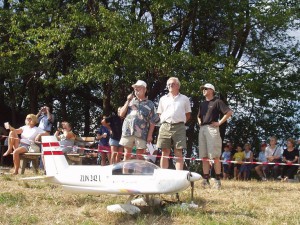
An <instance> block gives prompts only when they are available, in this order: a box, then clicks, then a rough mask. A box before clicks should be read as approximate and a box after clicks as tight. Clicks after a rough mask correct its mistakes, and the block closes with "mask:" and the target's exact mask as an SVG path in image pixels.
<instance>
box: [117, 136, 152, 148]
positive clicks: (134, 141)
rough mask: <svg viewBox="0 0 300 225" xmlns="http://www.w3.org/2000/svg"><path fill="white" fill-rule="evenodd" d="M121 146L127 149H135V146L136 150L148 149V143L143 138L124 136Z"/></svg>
mask: <svg viewBox="0 0 300 225" xmlns="http://www.w3.org/2000/svg"><path fill="white" fill-rule="evenodd" d="M119 144H120V145H122V146H124V147H127V148H133V146H135V147H136V149H146V148H147V146H146V144H147V142H146V141H145V140H143V139H141V138H137V137H135V136H126V137H125V136H122V137H121V140H120V142H119Z"/></svg>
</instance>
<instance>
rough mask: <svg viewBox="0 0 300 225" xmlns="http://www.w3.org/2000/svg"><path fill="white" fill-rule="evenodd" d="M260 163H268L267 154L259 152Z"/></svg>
mask: <svg viewBox="0 0 300 225" xmlns="http://www.w3.org/2000/svg"><path fill="white" fill-rule="evenodd" d="M258 161H259V162H267V157H266V154H265V152H259V154H258Z"/></svg>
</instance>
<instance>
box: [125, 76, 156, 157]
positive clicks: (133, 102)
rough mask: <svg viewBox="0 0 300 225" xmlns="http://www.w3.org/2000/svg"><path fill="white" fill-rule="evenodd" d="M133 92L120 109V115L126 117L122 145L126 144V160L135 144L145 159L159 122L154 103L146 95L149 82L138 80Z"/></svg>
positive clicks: (139, 153)
mask: <svg viewBox="0 0 300 225" xmlns="http://www.w3.org/2000/svg"><path fill="white" fill-rule="evenodd" d="M132 88H133V90H134V92H133V93H131V94H129V95H128V96H127V101H126V102H125V104H124V105H123V107H122V108H121V109H120V116H121V117H125V119H124V122H123V126H122V137H121V140H120V145H123V146H124V152H125V156H124V160H128V159H130V158H131V154H132V148H133V147H134V146H135V147H136V149H137V151H136V155H137V158H138V159H144V157H143V154H145V152H146V148H147V146H146V145H147V143H150V142H152V139H153V137H152V135H153V130H154V127H155V124H156V123H158V122H159V117H158V115H157V114H156V108H155V105H154V103H153V102H152V101H151V100H149V99H148V97H147V96H146V92H147V84H146V82H144V81H142V80H138V81H137V82H136V83H135V84H133V85H132Z"/></svg>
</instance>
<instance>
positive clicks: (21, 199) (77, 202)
mask: <svg viewBox="0 0 300 225" xmlns="http://www.w3.org/2000/svg"><path fill="white" fill-rule="evenodd" d="M25 174H26V176H33V173H32V171H29V170H28V171H26V173H25ZM24 176H25V175H24ZM21 177H23V176H21V175H18V176H12V175H0V212H1V216H0V224H9V225H10V224H19V225H24V224H72V225H75V224H86V225H92V224H125V225H126V224H159V225H161V224H256V225H258V224H274V225H277V224H300V183H281V182H274V181H273V182H257V181H255V180H253V181H247V182H242V181H223V183H222V189H221V190H215V189H202V188H201V187H200V182H196V184H195V198H194V202H195V203H196V204H198V205H199V207H198V208H196V209H186V208H182V207H179V206H178V205H176V204H175V205H174V204H166V205H165V206H164V207H158V206H156V207H142V208H141V210H142V211H141V213H140V214H139V215H134V216H131V215H125V214H111V213H108V212H107V210H106V206H107V205H110V204H117V203H124V202H125V201H126V199H127V197H126V196H113V195H97V196H91V195H85V194H80V195H79V194H70V193H67V192H64V191H63V190H62V189H61V187H60V186H57V185H52V184H47V183H45V182H43V181H41V180H38V181H21V180H19V178H21ZM160 197H161V198H162V199H165V200H174V201H175V196H167V195H161V196H160ZM180 198H181V200H182V201H183V202H187V203H189V201H190V189H187V190H186V191H184V192H182V193H181V194H180Z"/></svg>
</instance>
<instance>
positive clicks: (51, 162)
mask: <svg viewBox="0 0 300 225" xmlns="http://www.w3.org/2000/svg"><path fill="white" fill-rule="evenodd" d="M42 147H43V155H44V162H45V169H46V173H47V175H48V176H53V175H56V174H59V173H60V172H61V171H63V170H65V169H66V168H67V167H68V166H69V164H68V162H67V160H66V157H65V156H64V153H63V152H62V150H61V148H60V145H59V142H58V141H57V139H56V137H55V136H42Z"/></svg>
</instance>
